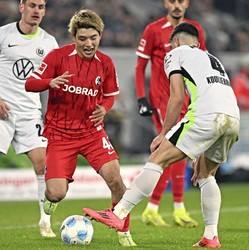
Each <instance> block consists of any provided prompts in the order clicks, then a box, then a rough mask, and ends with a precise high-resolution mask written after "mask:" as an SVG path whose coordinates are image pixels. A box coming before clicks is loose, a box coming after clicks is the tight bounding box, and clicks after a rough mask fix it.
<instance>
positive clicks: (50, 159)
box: [45, 129, 118, 182]
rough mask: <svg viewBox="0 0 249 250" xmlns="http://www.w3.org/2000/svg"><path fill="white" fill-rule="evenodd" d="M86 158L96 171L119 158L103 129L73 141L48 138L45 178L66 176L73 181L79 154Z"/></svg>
mask: <svg viewBox="0 0 249 250" xmlns="http://www.w3.org/2000/svg"><path fill="white" fill-rule="evenodd" d="M79 154H80V155H82V156H84V157H85V158H86V160H87V161H88V163H89V165H90V166H91V167H92V168H94V169H95V170H96V171H99V169H100V168H101V167H102V166H103V165H104V164H105V163H107V162H109V161H112V160H115V159H118V155H117V153H116V151H115V150H114V148H113V146H112V145H111V143H110V141H109V139H108V136H107V134H106V132H105V131H104V130H103V129H101V130H100V131H98V132H96V133H94V135H89V136H87V137H85V138H83V139H75V140H71V141H58V140H51V139H50V140H48V146H47V157H46V174H45V179H46V180H48V179H52V178H65V179H67V180H68V181H69V182H72V181H73V174H74V171H75V168H76V165H77V156H78V155H79Z"/></svg>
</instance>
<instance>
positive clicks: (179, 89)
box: [161, 73, 185, 135]
mask: <svg viewBox="0 0 249 250" xmlns="http://www.w3.org/2000/svg"><path fill="white" fill-rule="evenodd" d="M169 80H170V97H169V101H168V105H167V111H166V116H165V119H164V123H163V128H162V132H161V133H162V134H163V135H166V134H167V133H168V131H169V130H170V129H171V128H172V127H173V126H174V125H175V124H176V123H177V120H178V118H179V116H180V113H181V110H182V106H183V103H184V99H185V88H184V82H183V76H182V74H180V73H176V74H173V75H171V76H170V79H169Z"/></svg>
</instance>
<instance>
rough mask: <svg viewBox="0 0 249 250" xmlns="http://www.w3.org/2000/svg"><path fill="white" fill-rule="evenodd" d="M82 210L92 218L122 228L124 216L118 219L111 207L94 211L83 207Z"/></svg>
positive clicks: (112, 226)
mask: <svg viewBox="0 0 249 250" xmlns="http://www.w3.org/2000/svg"><path fill="white" fill-rule="evenodd" d="M83 212H84V213H85V214H86V215H87V216H89V217H92V218H93V219H94V220H96V221H98V222H101V223H103V224H105V225H107V226H109V227H111V228H115V229H117V230H122V229H123V228H124V223H125V218H124V219H123V220H121V219H119V218H118V217H117V216H116V215H115V214H114V213H113V212H112V209H110V208H109V209H106V210H102V211H95V210H92V209H90V208H84V209H83Z"/></svg>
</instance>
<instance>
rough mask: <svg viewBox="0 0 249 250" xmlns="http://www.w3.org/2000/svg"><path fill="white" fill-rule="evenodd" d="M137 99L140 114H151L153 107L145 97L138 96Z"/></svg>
mask: <svg viewBox="0 0 249 250" xmlns="http://www.w3.org/2000/svg"><path fill="white" fill-rule="evenodd" d="M137 101H138V108H139V114H140V115H141V116H151V115H152V114H153V108H152V107H151V106H150V104H149V103H148V101H147V99H146V98H145V97H143V98H140V99H138V100H137Z"/></svg>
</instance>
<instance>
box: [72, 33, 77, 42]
mask: <svg viewBox="0 0 249 250" xmlns="http://www.w3.org/2000/svg"><path fill="white" fill-rule="evenodd" d="M71 37H72V40H73V41H74V42H76V36H75V35H74V34H72V35H71Z"/></svg>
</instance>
